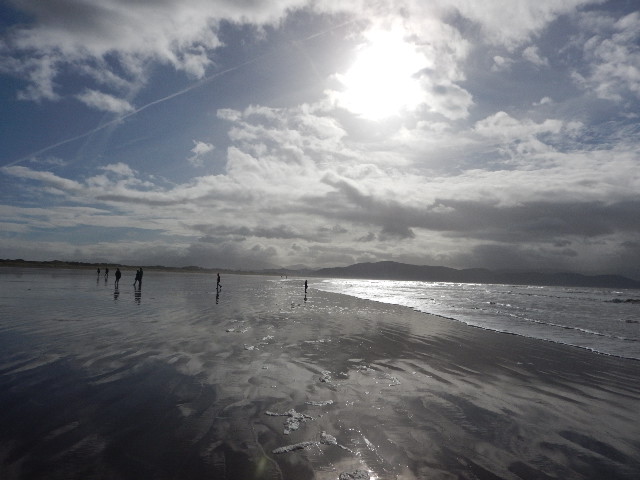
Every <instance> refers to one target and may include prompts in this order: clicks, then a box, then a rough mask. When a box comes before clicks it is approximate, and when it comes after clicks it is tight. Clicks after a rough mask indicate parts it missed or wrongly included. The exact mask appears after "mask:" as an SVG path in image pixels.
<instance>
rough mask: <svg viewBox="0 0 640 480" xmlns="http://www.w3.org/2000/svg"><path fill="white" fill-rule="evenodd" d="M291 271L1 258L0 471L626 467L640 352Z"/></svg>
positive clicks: (505, 472) (386, 472) (620, 471)
mask: <svg viewBox="0 0 640 480" xmlns="http://www.w3.org/2000/svg"><path fill="white" fill-rule="evenodd" d="M28 270H29V271H28ZM304 280H305V279H304V278H303V279H292V278H289V279H285V278H280V277H259V276H243V275H224V276H223V278H222V289H221V290H220V291H219V292H216V285H215V283H216V277H215V275H205V274H175V273H161V272H154V273H153V274H148V275H145V277H144V280H143V285H142V287H141V288H140V289H134V287H133V286H132V285H131V284H132V283H133V272H123V280H122V281H121V284H120V287H119V289H118V290H115V288H114V286H113V279H106V280H105V279H104V278H103V277H97V276H96V274H95V273H94V272H89V271H82V270H78V271H69V270H61V271H56V272H51V271H41V270H38V269H2V271H1V272H0V286H1V287H2V289H1V291H0V478H2V479H3V480H5V479H6V480H13V479H45V478H46V479H150V478H153V479H205V478H207V479H210V478H216V479H217V478H220V479H234V480H235V479H249V478H255V479H260V478H269V479H274V478H279V479H338V478H340V477H341V476H342V477H341V478H345V479H348V478H376V479H399V478H401V479H413V478H420V479H481V480H495V479H514V480H515V479H526V480H529V479H531V480H533V479H535V480H538V479H556V478H557V479H604V478H606V479H629V480H630V479H637V478H640V422H638V413H637V411H638V405H639V401H640V381H639V380H640V362H638V361H636V360H630V359H623V358H617V357H614V356H607V355H601V354H596V353H593V352H590V351H587V350H584V349H579V348H573V347H568V346H565V345H559V344H555V343H552V342H547V341H542V340H534V339H530V338H525V337H521V336H517V335H510V334H505V333H496V332H491V331H487V330H482V329H480V328H476V327H472V326H468V325H465V324H462V323H459V322H456V321H453V320H450V319H446V318H442V317H437V316H434V315H429V314H425V313H421V312H416V311H414V310H412V309H410V308H406V307H401V306H394V305H388V304H384V303H379V302H374V301H369V300H361V299H357V298H355V297H350V296H346V295H341V294H337V293H331V292H324V291H320V290H317V289H315V288H314V287H313V281H312V280H311V279H309V290H308V291H307V294H306V297H305V292H304Z"/></svg>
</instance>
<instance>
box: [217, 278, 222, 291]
mask: <svg viewBox="0 0 640 480" xmlns="http://www.w3.org/2000/svg"><path fill="white" fill-rule="evenodd" d="M220 290H222V284H221V283H220V274H219V273H218V279H217V281H216V292H219V291H220Z"/></svg>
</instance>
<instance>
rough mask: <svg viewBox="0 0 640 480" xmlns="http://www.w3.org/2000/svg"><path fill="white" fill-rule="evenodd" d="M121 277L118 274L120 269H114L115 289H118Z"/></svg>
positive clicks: (120, 274)
mask: <svg viewBox="0 0 640 480" xmlns="http://www.w3.org/2000/svg"><path fill="white" fill-rule="evenodd" d="M121 276H122V273H120V269H119V268H116V288H118V284H119V283H120V277H121Z"/></svg>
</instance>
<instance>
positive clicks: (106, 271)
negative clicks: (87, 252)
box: [104, 268, 109, 280]
mask: <svg viewBox="0 0 640 480" xmlns="http://www.w3.org/2000/svg"><path fill="white" fill-rule="evenodd" d="M107 278H109V269H108V268H105V269H104V279H105V280H106V279H107Z"/></svg>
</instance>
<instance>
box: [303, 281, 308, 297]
mask: <svg viewBox="0 0 640 480" xmlns="http://www.w3.org/2000/svg"><path fill="white" fill-rule="evenodd" d="M308 287H309V284H308V283H307V281H306V280H305V281H304V294H305V295H306V294H307V288H308Z"/></svg>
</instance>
